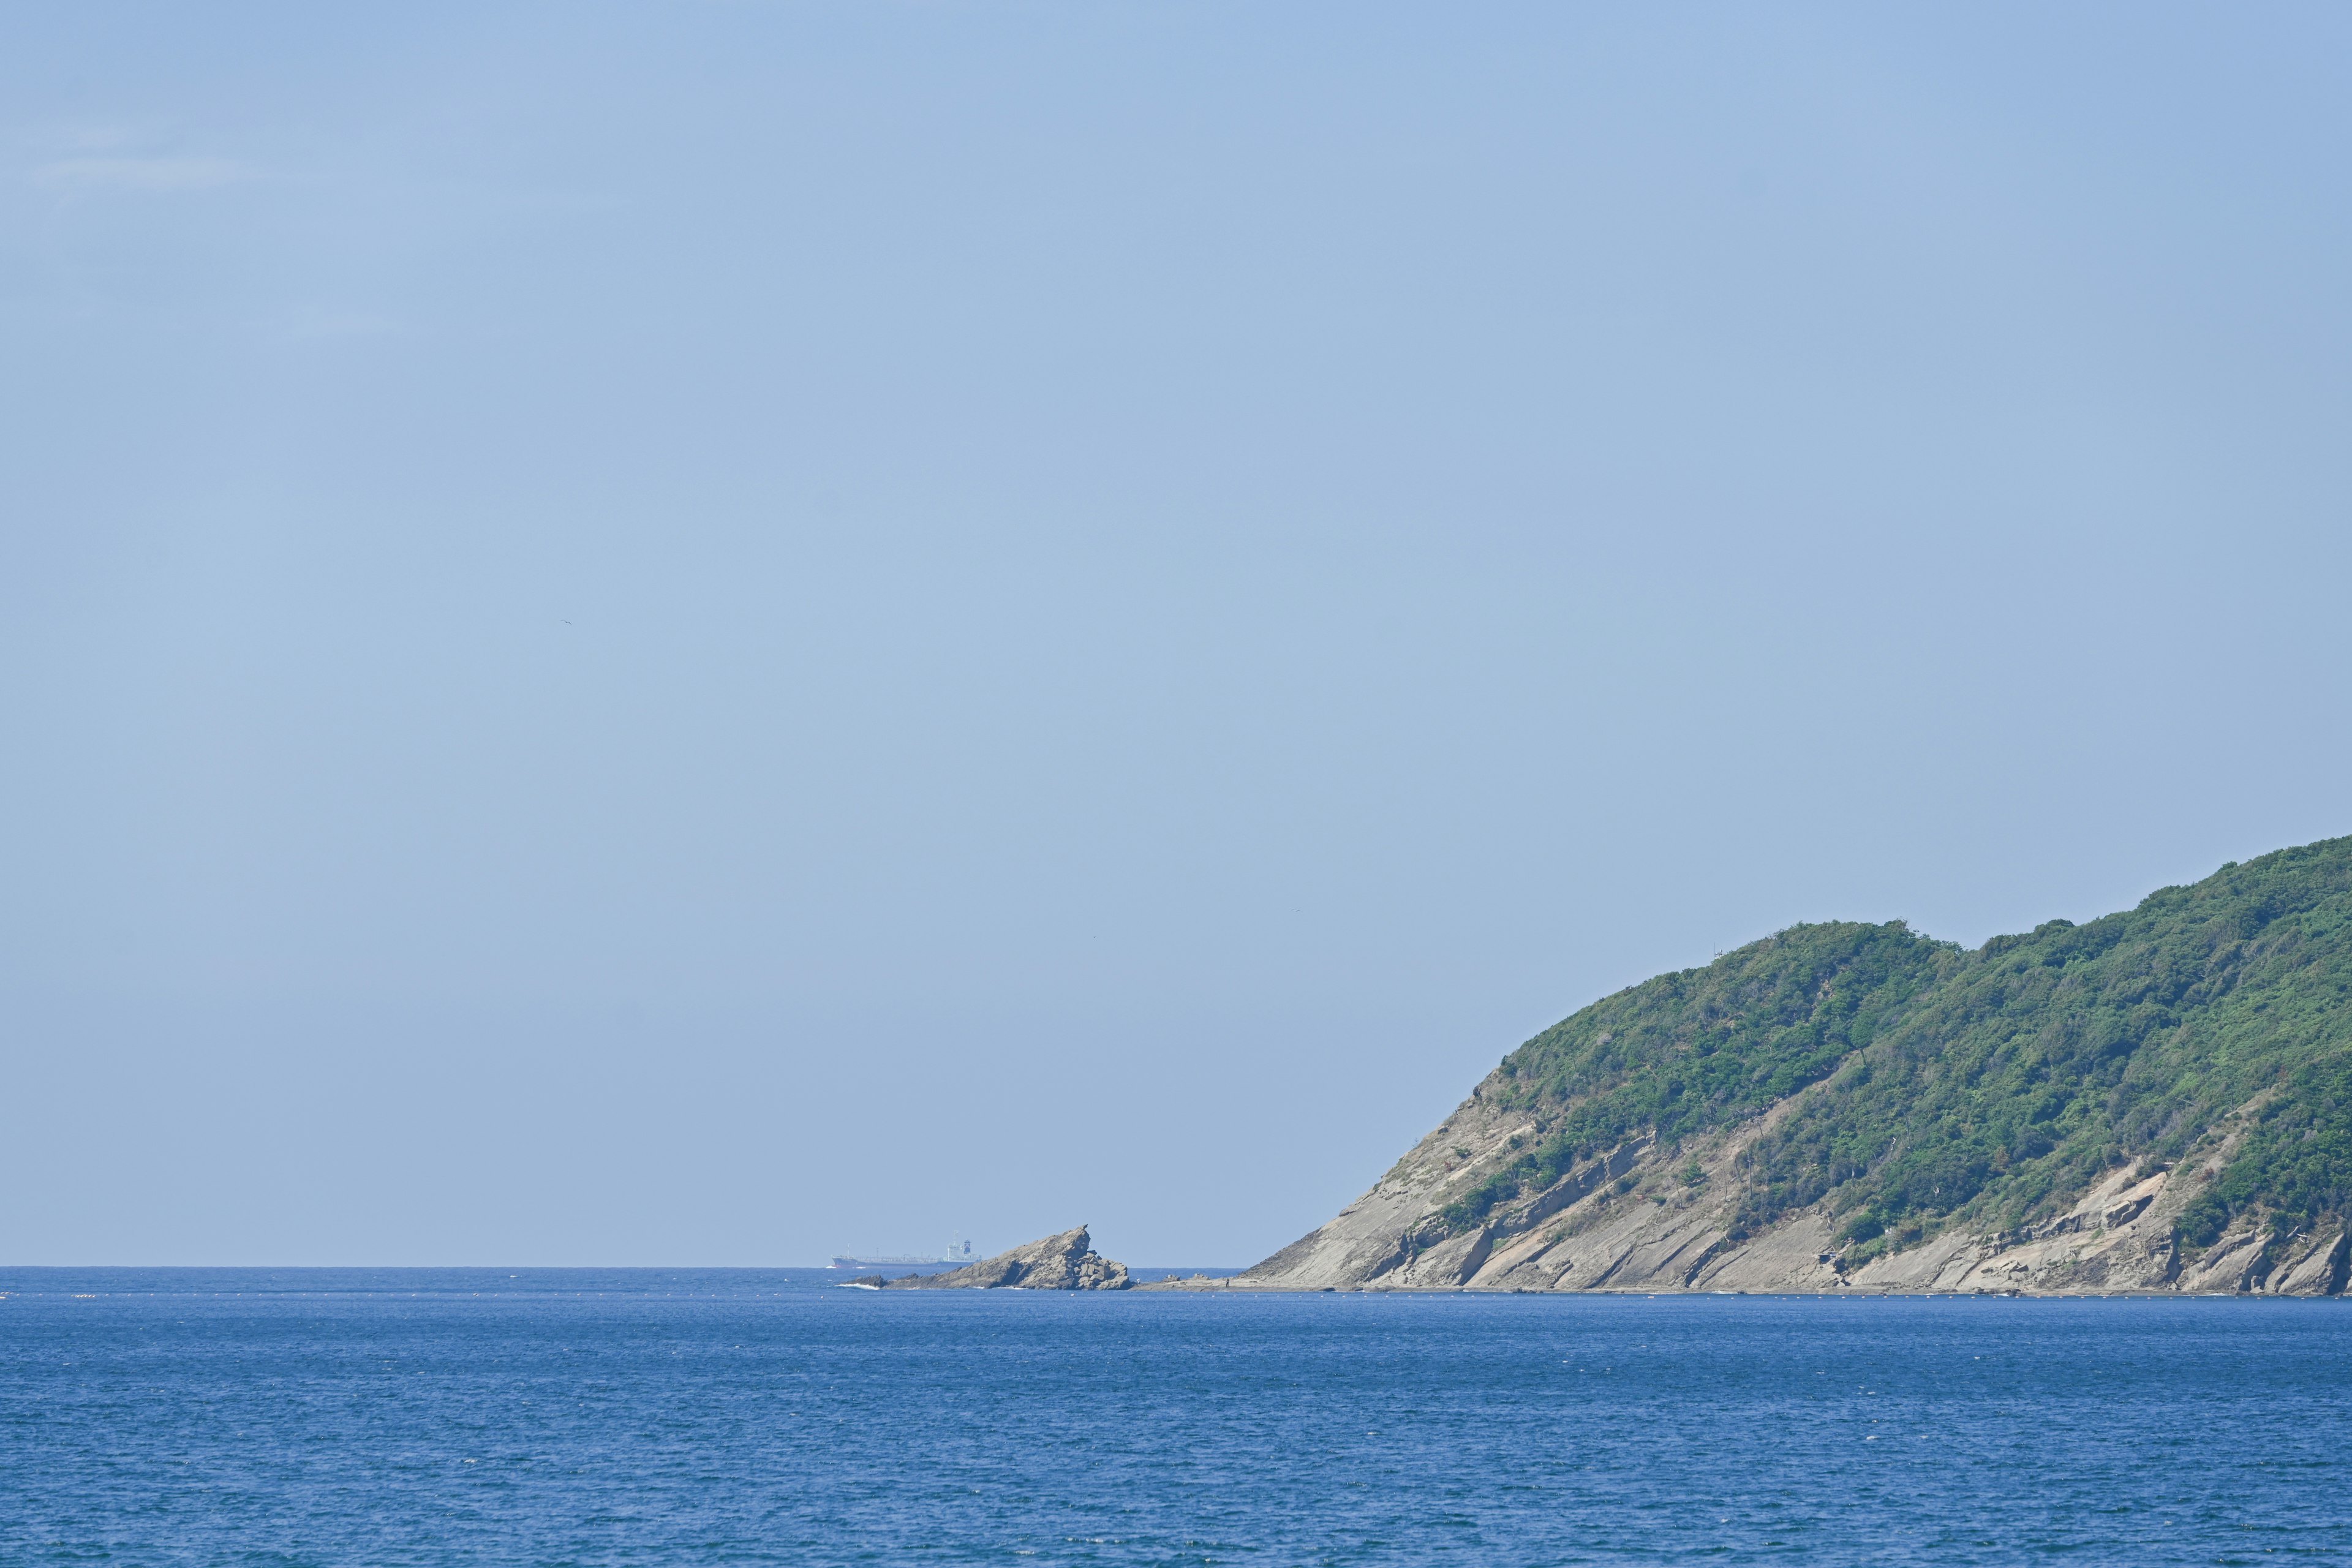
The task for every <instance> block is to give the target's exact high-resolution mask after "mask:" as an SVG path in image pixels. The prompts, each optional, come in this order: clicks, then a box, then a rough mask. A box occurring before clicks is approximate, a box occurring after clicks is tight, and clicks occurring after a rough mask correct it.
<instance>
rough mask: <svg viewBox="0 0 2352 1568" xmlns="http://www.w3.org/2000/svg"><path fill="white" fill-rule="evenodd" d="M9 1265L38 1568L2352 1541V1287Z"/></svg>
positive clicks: (1990, 1557) (1801, 1555) (6, 1329)
mask: <svg viewBox="0 0 2352 1568" xmlns="http://www.w3.org/2000/svg"><path fill="white" fill-rule="evenodd" d="M0 1291H5V1300H0V1563H11V1564H16V1563H174V1564H176V1563H204V1564H226V1563H268V1564H285V1565H294V1564H303V1565H307V1564H321V1565H324V1564H337V1565H342V1564H444V1563H451V1564H454V1563H467V1564H487V1563H497V1564H509V1563H513V1564H575V1563H576V1564H603V1563H660V1564H674V1563H795V1564H826V1563H1008V1564H1011V1563H1121V1564H1125V1563H1266V1564H1276V1563H1282V1564H1289V1563H1301V1564H1305V1563H1350V1564H1353V1563H1379V1564H1388V1563H1396V1564H1422V1563H1477V1564H1501V1565H1516V1564H1542V1563H1682V1562H1696V1561H1704V1562H1707V1563H2041V1562H2047V1561H2066V1562H2071V1563H2135V1564H2137V1563H2276V1562H2279V1561H2281V1560H2282V1559H2283V1558H2286V1557H2293V1556H2300V1557H2303V1558H2317V1559H2320V1560H2324V1561H2338V1560H2343V1559H2345V1558H2347V1557H2352V1485H2347V1482H2352V1398H2347V1395H2352V1310H2346V1309H2345V1308H2344V1307H2343V1306H2342V1305H2340V1304H2338V1303H2336V1302H2333V1301H2255V1300H2247V1301H2239V1300H2108V1301H2098V1300H2002V1299H1987V1300H1949V1299H1946V1300H1918V1299H1899V1298H1898V1299H1893V1300H1874V1299H1864V1300H1815V1299H1777V1298H1763V1297H1737V1298H1728V1297H1706V1296H1702V1297H1678V1298H1662V1299H1655V1300H1650V1299H1643V1298H1639V1297H1600V1298H1594V1297H1559V1298H1546V1297H1531V1296H1433V1297H1408V1296H1357V1295H1317V1296H1275V1297H1267V1296H1245V1295H1236V1296H1232V1297H1224V1298H1208V1297H1183V1296H1169V1295H1160V1294H1147V1295H1133V1294H1129V1295H1080V1296H1064V1295H1048V1294H1042V1293H1026V1292H1024V1293H1012V1294H1007V1293H993V1292H992V1293H984V1294H983V1293H962V1292H952V1293H947V1292H943V1293H939V1294H931V1293H928V1292H926V1293H908V1294H905V1295H900V1294H897V1293H877V1292H872V1291H863V1290H845V1289H837V1288H834V1287H833V1286H831V1285H830V1284H828V1283H827V1282H825V1281H824V1279H823V1278H822V1277H818V1278H811V1277H810V1276H808V1275H806V1274H801V1273H789V1272H784V1271H710V1272H667V1271H649V1270H631V1271H617V1272H605V1271H586V1270H512V1271H509V1270H316V1271H285V1270H35V1269H14V1270H6V1271H0Z"/></svg>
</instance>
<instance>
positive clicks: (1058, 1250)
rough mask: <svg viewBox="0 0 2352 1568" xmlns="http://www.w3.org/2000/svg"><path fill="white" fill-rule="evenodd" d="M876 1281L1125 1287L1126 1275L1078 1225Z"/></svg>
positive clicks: (896, 1285) (950, 1286) (914, 1285)
mask: <svg viewBox="0 0 2352 1568" xmlns="http://www.w3.org/2000/svg"><path fill="white" fill-rule="evenodd" d="M859 1283H861V1284H862V1283H867V1281H862V1280H861V1281H859ZM881 1283H882V1285H883V1288H884V1289H890V1290H1003V1289H1013V1288H1014V1287H1018V1288H1019V1289H1024V1290H1124V1289H1127V1288H1128V1286H1129V1283H1130V1281H1129V1279H1128V1277H1127V1265H1126V1264H1124V1263H1114V1262H1112V1261H1111V1260H1110V1259H1109V1258H1105V1257H1103V1256H1102V1255H1101V1254H1099V1253H1097V1252H1096V1251H1095V1250H1093V1248H1092V1247H1091V1246H1090V1245H1089V1244H1088V1241H1087V1227H1086V1226H1078V1228H1077V1229H1076V1230H1066V1231H1064V1232H1062V1234H1061V1235H1059V1236H1049V1237H1045V1239H1043V1240H1042V1241H1033V1242H1031V1243H1029V1244H1028V1245H1027V1246H1025V1247H1014V1248H1013V1250H1012V1251H1010V1252H1000V1253H998V1254H997V1255H996V1256H995V1257H993V1258H982V1259H981V1260H980V1261H979V1262H977V1263H967V1264H965V1265H964V1266H963V1267H962V1268H950V1269H949V1270H948V1271H947V1272H946V1273H944V1274H909V1275H907V1276H906V1277H904V1278H903V1279H886V1280H883V1281H881Z"/></svg>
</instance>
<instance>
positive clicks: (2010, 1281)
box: [1181, 838, 2352, 1295]
mask: <svg viewBox="0 0 2352 1568" xmlns="http://www.w3.org/2000/svg"><path fill="white" fill-rule="evenodd" d="M2347 1214H2352V838H2339V839H2333V840H2329V841H2326V842H2325V843H2321V844H2315V845H2310V846H2306V847H2302V848H2298V849H2289V850H2282V851H2279V852H2278V853H2276V854H2273V855H2268V856H2264V857H2263V858H2261V859H2259V860H2254V861H2249V862H2247V863H2246V864H2244V865H2242V866H2241V865H2231V866H2227V867H2224V868H2222V869H2221V871H2219V872H2217V873H2215V874H2214V875H2213V876H2211V877H2210V878H2208V879H2205V880H2204V881H2201V882H2199V883H2197V884H2196V885H2194V886H2192V887H2187V888H2168V889H2162V890H2160V891H2158V892H2157V893H2154V894H2152V895H2150V896H2149V897H2148V898H2147V899H2146V900H2143V901H2142V902H2141V903H2140V904H2139V906H2138V907H2137V909H2134V910H2128V911H2126V912H2123V913H2120V914H2115V915H2109V916H2106V917H2105V918H2103V919H2100V920H2097V921H2091V922H2090V923H2088V924H2085V925H2082V926H2076V925H2074V924H2073V923H2071V922H2069V921H2049V922H2047V923H2046V924H2044V925H2042V926H2040V927H2037V928H2036V929H2035V930H2034V931H2032V932H2031V933H2028V934H2025V935H2021V936H2012V937H1997V938H1995V939H1993V940H1992V941H1991V942H1987V943H1986V944H1985V945H1984V946H1983V947H1982V948H1979V949H1977V950H1975V951H1973V952H1965V951H1963V950H1961V949H1959V948H1958V947H1957V946H1954V945H1952V944H1950V943H1946V942H1932V941H1929V940H1927V939H1926V938H1923V937H1920V936H1917V935H1915V934H1914V933H1912V932H1911V931H1909V930H1908V929H1907V928H1906V927H1905V926H1904V925H1903V924H1902V923H1901V922H1899V921H1898V922H1894V923H1891V924H1888V925H1858V924H1830V925H1813V926H1797V927H1792V928H1790V930H1788V931H1781V932H1780V933H1778V934H1776V935H1774V936H1772V937H1769V938H1767V939H1765V940H1764V941H1762V942H1756V943H1752V944H1750V945H1749V946H1748V947H1745V948H1742V949H1740V950H1739V951H1738V952H1733V953H1728V954H1726V955H1725V956H1724V957H1722V958H1720V959H1718V960H1717V961H1716V962H1715V963H1712V964H1709V965H1707V966H1706V968H1703V969H1694V970H1685V971H1683V972H1681V973H1675V974H1667V975H1661V976H1659V977H1658V978H1657V979H1654V980H1651V981H1648V982H1645V983H1643V984H1641V985H1637V986H1634V987H1633V988H1632V989H1630V990H1627V991H1624V992H1621V993H1619V994H1617V995H1615V996H1612V997H1608V998H1606V999H1604V1000H1603V1001H1601V1002H1599V1003H1596V1004H1594V1005H1592V1006H1590V1007H1587V1008H1585V1009H1584V1010H1582V1011H1581V1012H1580V1013H1578V1014H1576V1015H1574V1016H1571V1017H1570V1018H1568V1019H1566V1020H1565V1021H1563V1022H1562V1023H1560V1024H1559V1025H1557V1026H1554V1027H1553V1028H1550V1029H1549V1030H1546V1031H1545V1032H1544V1033H1543V1034H1541V1035H1539V1036H1538V1037H1536V1038H1534V1039H1533V1040H1530V1041H1529V1042H1528V1044H1527V1045H1525V1046H1523V1047H1520V1048H1519V1049H1518V1050H1517V1051H1515V1052H1513V1053H1512V1054H1511V1055H1510V1056H1509V1057H1507V1058H1505V1059H1504V1061H1503V1063H1502V1065H1501V1066H1500V1067H1498V1068H1496V1070H1495V1072H1494V1073H1492V1074H1490V1075H1489V1076H1488V1077H1487V1078H1486V1080H1485V1081H1484V1082H1482V1083H1481V1084H1479V1085H1478V1087H1477V1089H1475V1090H1474V1091H1473V1092H1472V1094H1471V1096H1470V1098H1469V1099H1468V1100H1465V1102H1464V1103H1463V1104H1462V1105H1461V1106H1460V1107H1459V1108H1458V1109H1457V1110H1455V1111H1454V1114H1453V1115H1452V1116H1450V1117H1448V1118H1447V1119H1446V1120H1445V1121H1444V1123H1443V1124H1442V1125H1441V1126H1439V1127H1438V1128H1437V1130H1436V1131H1433V1132H1432V1133H1431V1134H1430V1135H1429V1136H1428V1137H1426V1138H1424V1139H1423V1140H1422V1142H1420V1143H1419V1144H1417V1145H1416V1146H1415V1147H1414V1148H1413V1149H1412V1151H1411V1152H1409V1153H1407V1154H1406V1155H1405V1156H1404V1158H1402V1160H1400V1161H1398V1162H1397V1163H1396V1164H1395V1166H1394V1167H1392V1168H1391V1170H1390V1171H1389V1172H1388V1173H1386V1174H1385V1175H1383V1176H1382V1177H1381V1179H1380V1180H1379V1181H1378V1182H1376V1183H1375V1184H1373V1186H1372V1188H1371V1190H1370V1192H1368V1193H1366V1194H1364V1195H1363V1196H1362V1197H1360V1198H1359V1199H1357V1200H1356V1202H1355V1203H1353V1204H1351V1205H1349V1206H1348V1207H1347V1209H1345V1210H1344V1211H1342V1212H1341V1213H1340V1214H1339V1215H1338V1216H1337V1217H1336V1218H1334V1219H1332V1220H1331V1221H1330V1222H1329V1223H1328V1224H1326V1225H1324V1226H1320V1227H1318V1229H1316V1230H1315V1231H1313V1232H1312V1233H1310V1234H1309V1235H1307V1236H1306V1237H1301V1238H1300V1239H1299V1240H1298V1241H1297V1242H1295V1243H1293V1244H1292V1245H1291V1246H1289V1247H1285V1248H1283V1249H1282V1250H1281V1251H1280V1252H1278V1253H1276V1254H1275V1255H1274V1256H1273V1257H1272V1258H1267V1259H1266V1260H1265V1262H1263V1263H1260V1264H1258V1265H1257V1266H1256V1267H1255V1268H1252V1269H1250V1270H1248V1271H1247V1272H1245V1273H1244V1274H1243V1275H1241V1276H1239V1277H1237V1278H1235V1279H1232V1280H1229V1281H1223V1282H1216V1283H1215V1284H1214V1285H1213V1286H1208V1285H1194V1284H1192V1283H1191V1282H1187V1283H1186V1285H1184V1286H1182V1287H1181V1288H1192V1289H1200V1288H1216V1289H1253V1288H1255V1289H1464V1288H1469V1289H1538V1290H1553V1289H1568V1290H1591V1289H1604V1290H1612V1289H1613V1290H1642V1291H1658V1290H1842V1289H1889V1290H1939V1291H1940V1290H2018V1291H2026V1292H2035V1293H2074V1292H2082V1291H2098V1290H2163V1291H2214V1290H2222V1291H2234V1292H2255V1291H2260V1292H2264V1293H2273V1294H2277V1293H2284V1294H2299V1295H2300V1294H2309V1295H2335V1294H2340V1293H2342V1292H2343V1290H2344V1289H2345V1285H2346V1275H2347V1224H2346V1219H2347Z"/></svg>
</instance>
